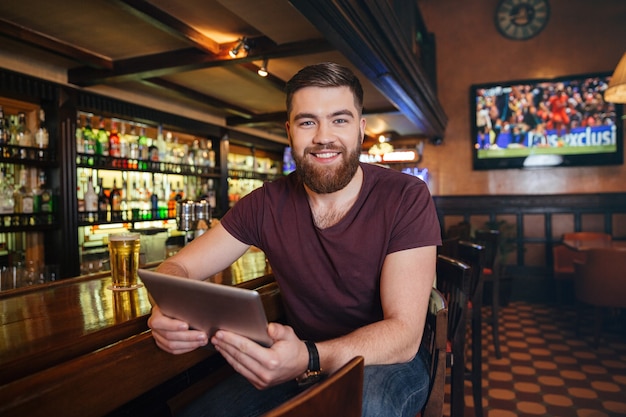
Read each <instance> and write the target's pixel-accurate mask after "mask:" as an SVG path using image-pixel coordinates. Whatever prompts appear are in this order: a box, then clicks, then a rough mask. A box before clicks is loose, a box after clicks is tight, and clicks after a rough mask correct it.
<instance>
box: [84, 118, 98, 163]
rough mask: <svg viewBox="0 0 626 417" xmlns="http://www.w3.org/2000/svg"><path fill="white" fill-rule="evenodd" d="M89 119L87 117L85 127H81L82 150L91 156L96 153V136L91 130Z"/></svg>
mask: <svg viewBox="0 0 626 417" xmlns="http://www.w3.org/2000/svg"><path fill="white" fill-rule="evenodd" d="M89 119H90V117H89V116H87V118H86V120H85V126H84V127H83V129H82V130H83V134H82V137H83V150H84V152H85V153H86V154H89V155H93V154H95V153H96V134H95V132H94V131H93V129H92V128H91V121H90V120H89Z"/></svg>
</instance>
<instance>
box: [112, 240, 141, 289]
mask: <svg viewBox="0 0 626 417" xmlns="http://www.w3.org/2000/svg"><path fill="white" fill-rule="evenodd" d="M140 246H141V245H140V235H139V233H127V232H125V233H111V234H110V235H109V256H110V259H111V280H112V281H113V283H112V285H111V286H110V287H109V288H110V289H112V290H114V291H124V290H132V289H135V288H139V287H141V286H142V285H141V284H138V283H137V268H138V267H139V248H140Z"/></svg>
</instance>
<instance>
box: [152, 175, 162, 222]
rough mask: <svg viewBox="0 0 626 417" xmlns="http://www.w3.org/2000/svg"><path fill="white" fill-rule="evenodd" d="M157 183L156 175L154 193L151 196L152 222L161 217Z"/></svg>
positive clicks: (153, 178) (153, 177)
mask: <svg viewBox="0 0 626 417" xmlns="http://www.w3.org/2000/svg"><path fill="white" fill-rule="evenodd" d="M159 189H160V187H157V184H156V182H155V176H154V173H153V174H152V193H151V194H150V216H151V218H152V220H156V219H158V218H159V217H160V216H159V191H158V190H159Z"/></svg>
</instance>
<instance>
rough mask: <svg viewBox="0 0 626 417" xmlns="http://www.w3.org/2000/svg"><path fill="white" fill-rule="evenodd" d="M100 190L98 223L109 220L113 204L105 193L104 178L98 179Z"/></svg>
mask: <svg viewBox="0 0 626 417" xmlns="http://www.w3.org/2000/svg"><path fill="white" fill-rule="evenodd" d="M98 188H99V189H98V221H101V222H104V221H107V220H108V213H110V212H111V202H110V200H109V197H107V195H106V193H105V192H104V187H103V186H102V178H98Z"/></svg>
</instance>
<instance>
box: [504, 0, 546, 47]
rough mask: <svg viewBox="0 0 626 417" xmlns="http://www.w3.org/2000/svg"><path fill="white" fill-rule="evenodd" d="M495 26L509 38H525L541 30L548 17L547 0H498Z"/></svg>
mask: <svg viewBox="0 0 626 417" xmlns="http://www.w3.org/2000/svg"><path fill="white" fill-rule="evenodd" d="M495 17H496V27H497V28H498V30H499V31H500V33H501V34H502V35H504V36H505V37H507V38H509V39H515V40H526V39H530V38H532V37H533V36H536V35H537V34H539V32H541V31H542V30H543V28H544V27H545V26H546V24H547V23H548V18H549V17H550V5H549V4H548V0H500V2H499V3H498V6H497V8H496V16H495Z"/></svg>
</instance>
